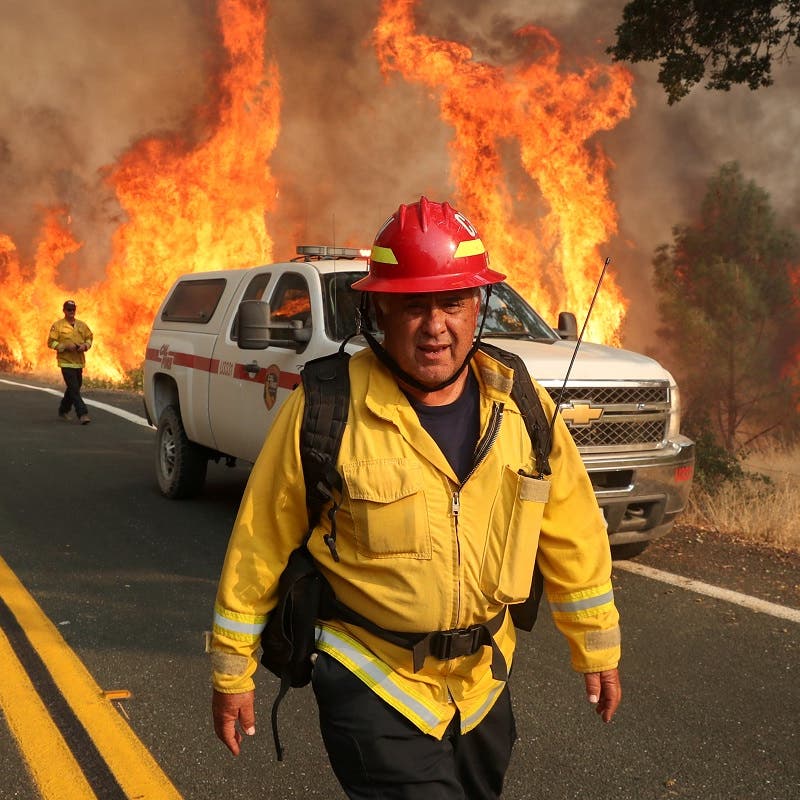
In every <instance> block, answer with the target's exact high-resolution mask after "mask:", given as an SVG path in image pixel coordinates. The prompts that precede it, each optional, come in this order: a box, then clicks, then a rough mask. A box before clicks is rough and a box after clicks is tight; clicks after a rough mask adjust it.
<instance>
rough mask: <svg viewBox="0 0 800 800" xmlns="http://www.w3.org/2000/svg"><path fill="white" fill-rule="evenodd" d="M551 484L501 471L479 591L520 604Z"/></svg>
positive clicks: (527, 585) (500, 600)
mask: <svg viewBox="0 0 800 800" xmlns="http://www.w3.org/2000/svg"><path fill="white" fill-rule="evenodd" d="M549 496H550V483H549V482H548V481H546V480H543V479H542V478H532V477H530V476H528V475H523V474H520V473H518V472H515V471H514V470H513V469H511V468H510V467H508V466H507V467H505V468H504V470H503V478H502V482H501V485H500V491H499V493H498V494H497V497H496V498H495V503H494V507H493V508H492V513H491V518H490V520H489V531H488V535H487V538H486V547H485V549H484V552H483V563H482V564H481V591H482V592H483V593H484V594H485V595H486V596H487V597H490V598H491V599H492V600H494V601H495V602H498V603H521V602H523V601H524V600H526V599H527V597H528V595H529V594H530V590H531V575H532V574H533V564H534V561H535V560H536V548H537V546H538V544H539V532H540V529H541V525H542V517H543V515H544V506H545V503H546V502H547V499H548V497H549Z"/></svg>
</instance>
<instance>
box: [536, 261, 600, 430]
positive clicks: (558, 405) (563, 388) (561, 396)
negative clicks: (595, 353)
mask: <svg viewBox="0 0 800 800" xmlns="http://www.w3.org/2000/svg"><path fill="white" fill-rule="evenodd" d="M610 263H611V256H607V257H606V260H605V261H604V262H603V269H602V270H601V272H600V277H599V278H598V279H597V286H595V287H594V294H593V295H592V302H591V303H589V310H588V311H587V312H586V319H584V321H583V327H582V328H581V332H580V334H579V336H578V341H577V342H575V349H574V350H573V351H572V358H571V359H570V360H569V366H568V367H567V374H566V375H565V376H564V383H562V384H561V389H560V390H559V392H558V400H557V401H556V410H555V411H554V412H553V419H552V420H551V421H550V441H551V442H552V441H553V429H554V428H555V426H556V417H557V416H558V411H559V409H560V408H561V402H562V400H563V399H564V392H565V391H566V388H567V381H568V380H569V375H570V373H571V372H572V365H573V364H574V363H575V359H576V358H577V356H578V348H579V347H580V346H581V342H582V341H583V334H584V331H585V330H586V324H587V323H588V322H589V317H590V315H591V313H592V309H593V308H594V301H595V300H597V293H598V292H599V291H600V284H601V283H602V282H603V278H604V277H605V274H606V270H607V269H608V265H609V264H610Z"/></svg>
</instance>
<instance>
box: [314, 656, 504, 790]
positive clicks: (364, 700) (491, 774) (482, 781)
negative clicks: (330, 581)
mask: <svg viewBox="0 0 800 800" xmlns="http://www.w3.org/2000/svg"><path fill="white" fill-rule="evenodd" d="M312 683H313V687H314V694H315V695H316V698H317V705H318V706H319V717H320V729H321V731H322V739H323V741H324V742H325V748H326V750H327V751H328V757H329V758H330V761H331V766H332V767H333V771H334V773H335V774H336V777H337V778H338V779H339V783H341V785H342V788H343V789H344V790H345V793H346V794H347V796H348V797H349V798H351V800H374V798H381V800H420V799H421V798H425V800H465V798H466V800H496V798H499V797H500V795H501V793H502V789H503V777H504V776H505V773H506V769H507V768H508V764H509V762H510V760H511V749H512V747H513V746H514V742H515V741H516V738H517V731H516V727H515V724H514V714H513V711H512V709H511V696H510V694H509V691H508V686H506V688H505V689H504V690H503V692H502V694H501V695H500V697H499V698H498V700H497V702H496V703H495V705H494V707H493V708H492V710H491V711H490V712H489V714H488V716H486V717H485V718H484V719H483V721H482V722H481V723H480V724H479V725H478V726H477V727H476V728H473V729H472V730H471V731H470V732H469V733H467V734H464V735H462V734H461V732H460V729H459V725H460V718H459V715H458V713H456V716H455V718H454V719H453V721H452V722H451V723H450V725H449V727H448V728H447V731H446V732H445V734H444V736H443V737H442V740H441V741H439V740H438V739H435V738H434V737H432V736H427V735H426V734H424V733H422V732H421V731H420V730H419V729H418V728H416V727H415V726H414V725H413V724H412V723H411V722H410V721H409V720H408V719H406V718H405V717H404V716H403V715H402V714H400V713H399V712H397V711H395V709H393V708H392V707H391V706H389V705H388V704H387V703H384V702H383V700H381V699H380V697H378V695H376V694H375V693H374V692H373V691H372V690H371V689H370V688H369V687H368V686H367V685H366V684H365V683H363V681H361V680H360V679H359V678H357V677H356V676H355V675H353V674H352V673H351V672H350V671H349V670H347V669H346V668H345V667H343V666H342V665H341V664H340V663H339V662H338V661H336V660H335V659H334V658H331V657H330V656H328V655H327V654H326V653H320V654H319V655H318V657H317V660H316V663H315V665H314V673H313V676H312Z"/></svg>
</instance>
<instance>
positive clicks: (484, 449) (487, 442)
mask: <svg viewBox="0 0 800 800" xmlns="http://www.w3.org/2000/svg"><path fill="white" fill-rule="evenodd" d="M502 421H503V404H502V403H495V404H494V405H493V406H492V415H491V417H490V418H489V427H488V428H487V429H486V435H485V436H484V437H483V439H481V441H480V442H478V446H477V447H476V448H475V457H474V459H473V461H472V469H470V471H469V472H468V473H467V477H466V478H464V480H463V481H461V485H460V486H459V487H458V489H456V490H455V491H454V492H453V494H452V497H451V503H450V510H451V511H452V514H453V522H454V524H455V529H456V548H457V557H458V563H459V565H460V564H461V544H460V542H459V541H458V515H459V514H460V513H461V490H462V489H463V488H464V484H465V483H466V482H467V481H468V480H469V479H470V478H471V477H472V475H473V473H474V472H475V470H476V469H478V467H479V466H480V465H481V462H482V461H483V460H484V459H485V458H486V456H487V455H488V453H489V450H491V449H492V445H493V444H494V442H495V439H497V436H498V434H499V433H500V424H501V423H502ZM460 604H461V601H460V598H459V606H460ZM460 614H461V609H460V608H458V609H456V619H458V617H459V616H460Z"/></svg>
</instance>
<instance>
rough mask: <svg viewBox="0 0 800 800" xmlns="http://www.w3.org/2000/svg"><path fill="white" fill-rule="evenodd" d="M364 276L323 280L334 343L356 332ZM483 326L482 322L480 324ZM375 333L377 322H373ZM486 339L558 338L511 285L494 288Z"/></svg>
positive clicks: (340, 275) (327, 327) (339, 274)
mask: <svg viewBox="0 0 800 800" xmlns="http://www.w3.org/2000/svg"><path fill="white" fill-rule="evenodd" d="M363 277H364V273H363V272H337V273H331V274H327V275H323V276H322V282H323V289H324V295H323V296H324V300H325V331H326V332H327V334H328V336H329V337H330V338H331V339H333V340H334V341H341V340H342V339H344V338H346V337H347V336H350V335H351V334H352V333H354V332H355V318H356V309H357V308H358V306H359V301H360V296H359V295H360V293H359V292H355V291H353V290H352V289H351V288H350V287H351V286H352V284H353V283H354V282H355V281H357V280H358V279H359V278H363ZM478 323H479V324H480V319H479V320H478ZM369 328H370V330H372V331H374V330H375V323H374V320H369ZM483 336H484V337H486V338H488V337H491V338H498V337H500V338H505V339H535V340H543V341H548V342H549V341H554V340H556V339H558V338H559V337H558V335H557V334H556V333H555V332H554V331H553V329H552V328H550V326H549V325H547V323H546V322H545V321H544V320H543V319H542V318H541V317H540V316H539V315H538V314H537V313H536V312H535V311H534V310H533V309H532V308H531V307H530V306H529V305H528V304H527V303H526V302H525V300H523V299H522V297H520V295H518V294H517V293H516V292H515V291H514V290H513V289H512V288H511V287H510V286H509V285H508V284H506V283H498V284H495V285H494V286H493V287H492V294H491V296H490V298H489V310H488V312H487V314H486V322H485V324H484V328H483Z"/></svg>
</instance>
